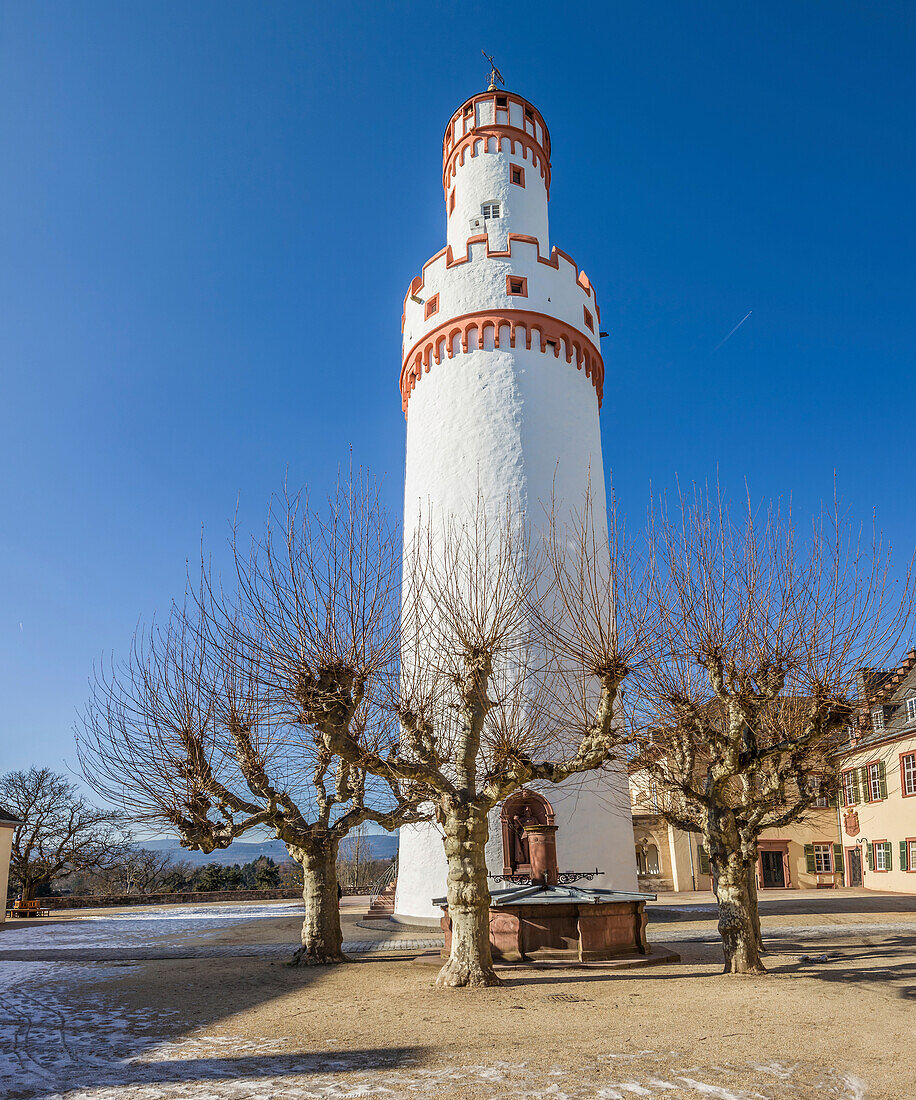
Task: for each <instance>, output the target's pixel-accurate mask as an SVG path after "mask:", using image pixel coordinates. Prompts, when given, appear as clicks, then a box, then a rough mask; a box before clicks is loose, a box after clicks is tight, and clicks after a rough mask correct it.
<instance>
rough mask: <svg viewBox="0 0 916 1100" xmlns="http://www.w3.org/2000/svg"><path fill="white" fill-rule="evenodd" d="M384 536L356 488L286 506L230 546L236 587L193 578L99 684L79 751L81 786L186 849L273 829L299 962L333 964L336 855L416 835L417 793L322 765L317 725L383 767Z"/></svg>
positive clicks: (391, 598) (330, 756)
mask: <svg viewBox="0 0 916 1100" xmlns="http://www.w3.org/2000/svg"><path fill="white" fill-rule="evenodd" d="M399 545H400V544H399V539H398V535H397V531H396V530H395V529H394V528H393V527H392V526H391V525H390V524H389V523H388V521H387V520H386V518H385V516H384V514H383V512H382V509H381V507H380V505H379V500H378V493H377V489H376V487H375V486H374V485H373V483H372V482H371V481H370V480H369V479H366V478H361V479H356V480H355V481H354V482H352V483H349V484H342V485H340V486H339V487H338V490H337V492H336V493H335V494H334V495H333V496H332V497H331V498H330V499H329V501H328V502H327V504H326V506H324V507H322V508H315V507H311V506H310V505H309V502H308V501H307V500H305V499H303V498H302V497H295V496H290V495H288V494H285V495H284V496H283V497H281V498H279V499H278V500H276V501H274V503H273V505H272V508H271V512H270V516H269V519H268V523H267V525H266V529H265V532H264V534H263V535H262V536H261V537H260V538H254V539H252V540H251V541H250V542H247V541H245V540H244V539H243V537H242V535H241V533H240V532H239V531H236V534H235V538H234V543H233V550H234V563H235V576H234V577H233V578H232V581H233V583H232V584H231V585H225V586H224V585H222V584H220V583H218V582H216V581H214V580H213V579H212V578H211V577H210V576H209V574H208V571H207V570H206V569H205V570H204V571H203V579H202V581H201V583H200V585H199V586H198V587H196V588H195V589H194V590H193V591H192V592H191V593H189V595H188V596H187V597H186V599H185V603H184V605H183V606H181V607H175V608H174V609H173V610H172V613H171V615H170V616H169V617H168V619H167V621H166V622H165V624H164V625H162V626H158V625H155V624H154V625H153V626H152V627H151V628H149V629H147V630H146V631H144V632H142V633H140V634H138V635H137V636H136V637H135V639H134V644H133V646H132V649H131V651H130V653H129V655H128V657H127V658H126V660H124V661H122V662H120V663H117V664H115V665H114V666H113V667H111V668H109V669H106V670H103V671H101V672H100V673H99V674H98V675H97V677H96V679H95V683H94V689H93V693H92V698H91V701H90V704H89V706H88V707H87V710H86V713H85V715H84V717H83V720H82V722H81V724H80V730H79V734H78V746H79V753H80V760H81V762H82V765H83V769H84V772H85V774H86V776H87V778H88V779H89V781H90V782H91V783H92V784H93V786H94V788H95V789H96V790H98V791H99V792H101V793H102V794H104V795H105V796H106V797H108V798H109V799H111V800H112V801H114V802H115V804H117V805H121V806H123V808H124V810H125V812H127V813H128V814H129V815H130V817H131V818H132V819H133V820H135V821H141V822H146V823H156V824H158V825H160V826H168V827H169V828H171V829H172V830H174V831H176V832H177V833H178V834H179V835H180V837H181V839H182V843H183V844H184V845H185V846H186V847H189V848H195V849H200V850H202V851H204V852H211V851H213V850H214V849H218V848H225V847H227V846H228V845H229V844H231V843H232V841H233V840H235V839H237V838H238V837H240V836H242V835H243V834H245V833H247V832H249V831H251V830H265V829H266V830H269V831H270V832H272V833H273V834H274V835H275V836H276V837H278V838H279V839H280V840H282V841H283V842H284V843H285V844H286V846H287V850H288V851H289V853H290V855H291V856H292V858H293V859H294V860H295V861H296V862H298V863H299V864H301V866H302V868H303V883H304V886H303V897H304V901H305V908H306V916H305V921H304V923H303V930H302V947H301V948H300V950H299V952H298V953H297V956H296V960H295V961H297V962H299V963H302V964H313V963H326V962H335V961H340V960H341V959H342V947H341V942H342V941H341V932H340V921H339V916H338V907H337V878H336V860H337V850H338V846H339V843H340V841H341V839H342V838H343V837H345V836H346V835H347V833H348V832H349V831H350V830H351V829H352V828H354V827H356V826H358V825H360V824H362V823H363V822H366V821H373V822H376V823H377V824H379V825H381V826H382V827H384V828H386V829H392V828H396V827H397V826H398V825H400V824H402V823H404V822H407V821H414V820H418V819H419V813H418V811H417V808H416V807H417V804H418V802H419V801H421V800H422V798H423V797H424V796H425V790H424V789H414V787H413V786H412V785H411V784H410V782H409V781H408V782H404V781H402V780H401V779H399V778H398V777H395V776H393V775H387V776H384V777H381V778H380V777H378V776H374V775H371V774H369V773H367V771H366V770H365V768H364V767H362V765H361V764H360V762H359V761H358V760H357V761H354V760H352V759H347V758H344V757H342V756H340V755H338V754H336V753H335V751H334V749H333V746H331V745H330V743H329V741H328V739H327V738H326V736H325V735H324V726H325V724H326V723H327V722H335V723H341V724H343V725H344V726H345V727H346V729H347V731H348V735H349V737H350V738H351V739H352V742H353V743H354V744H357V745H359V746H361V748H362V749H363V750H364V751H366V752H368V753H381V752H385V751H386V750H387V749H388V748H390V747H391V746H392V745H393V744H394V743H395V742H396V740H397V727H396V723H395V722H394V720H393V717H392V712H391V708H390V707H389V706H387V705H386V700H387V696H386V694H385V693H386V691H387V685H388V684H389V683H390V681H391V678H392V675H393V673H392V665H393V662H394V661H395V659H396V656H397V593H398V566H399Z"/></svg>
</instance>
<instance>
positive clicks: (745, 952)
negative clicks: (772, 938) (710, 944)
mask: <svg viewBox="0 0 916 1100" xmlns="http://www.w3.org/2000/svg"><path fill="white" fill-rule="evenodd" d="M716 900H717V901H718V903H719V935H720V936H721V937H722V950H723V951H724V953H725V970H724V973H726V974H764V973H766V967H765V966H764V965H763V963H762V962H761V961H760V952H759V950H758V946H757V944H758V940H757V935H758V934H757V930H756V928H755V926H754V919H755V918H754V912H753V909H752V905H753V903H752V899H751V892H750V889H749V885H748V866H747V863H746V862H745V861H744V860H743V859H742V858H741V856H740V855H738V854H737V853H735V852H727V853H726V854H725V858H724V859H723V861H722V862H721V863H720V865H719V875H718V878H717V880H716Z"/></svg>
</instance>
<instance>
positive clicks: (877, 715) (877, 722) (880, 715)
mask: <svg viewBox="0 0 916 1100" xmlns="http://www.w3.org/2000/svg"><path fill="white" fill-rule="evenodd" d="M871 728H872V729H873V730H874V731H875V733H880V732H881V731H882V730H883V729H884V707H875V709H874V710H873V711H872V712H871Z"/></svg>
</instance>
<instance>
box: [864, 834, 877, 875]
mask: <svg viewBox="0 0 916 1100" xmlns="http://www.w3.org/2000/svg"><path fill="white" fill-rule="evenodd" d="M873 848H874V845H873V844H872V842H871V841H870V840H867V841H866V842H865V858H866V859H867V860H868V869H869V871H874V869H875V856H874V852H873V851H872V849H873Z"/></svg>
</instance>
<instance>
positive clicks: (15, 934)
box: [0, 902, 305, 951]
mask: <svg viewBox="0 0 916 1100" xmlns="http://www.w3.org/2000/svg"><path fill="white" fill-rule="evenodd" d="M304 914H305V907H304V906H303V904H302V903H301V902H285V903H283V904H278V905H203V906H189V905H176V906H168V907H166V906H163V907H160V908H156V909H150V910H146V911H143V912H139V913H136V912H131V913H111V914H105V915H104V916H89V917H76V918H74V919H68V920H65V921H60V922H59V923H57V924H28V925H23V926H17V927H16V928H9V929H4V932H3V939H2V940H0V951H3V950H14V951H16V950H38V949H41V950H47V949H54V948H61V949H63V950H67V949H71V948H118V947H140V946H156V945H161V943H162V939H163V937H164V936H168V937H170V938H171V939H172V940H173V941H174V938H175V937H182V936H196V935H199V934H200V933H201V932H210V931H214V930H218V929H220V928H222V927H224V926H225V925H226V924H227V923H230V922H244V921H255V920H264V919H265V918H269V917H275V918H282V917H297V916H300V915H304Z"/></svg>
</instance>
